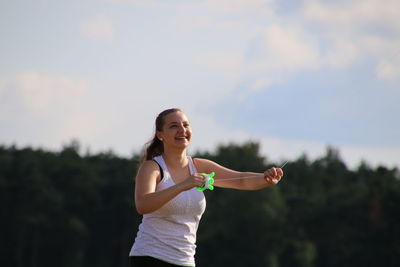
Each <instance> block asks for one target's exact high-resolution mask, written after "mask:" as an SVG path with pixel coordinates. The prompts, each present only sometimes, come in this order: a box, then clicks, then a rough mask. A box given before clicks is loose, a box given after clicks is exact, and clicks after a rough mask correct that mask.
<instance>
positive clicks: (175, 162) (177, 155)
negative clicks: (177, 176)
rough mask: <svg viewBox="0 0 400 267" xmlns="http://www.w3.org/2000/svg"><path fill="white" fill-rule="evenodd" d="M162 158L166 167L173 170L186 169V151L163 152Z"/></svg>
mask: <svg viewBox="0 0 400 267" xmlns="http://www.w3.org/2000/svg"><path fill="white" fill-rule="evenodd" d="M162 157H163V159H164V161H165V163H167V165H168V166H170V167H173V168H182V167H186V166H187V164H188V159H187V156H186V149H184V150H179V151H168V150H167V151H164V153H163V154H162Z"/></svg>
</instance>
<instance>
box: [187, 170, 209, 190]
mask: <svg viewBox="0 0 400 267" xmlns="http://www.w3.org/2000/svg"><path fill="white" fill-rule="evenodd" d="M205 183H206V177H204V175H202V174H201V173H195V174H193V175H192V176H189V177H188V178H186V179H185V180H183V181H182V182H181V185H182V188H183V190H184V191H186V190H190V189H192V188H193V187H196V186H200V187H202V186H204V184H205Z"/></svg>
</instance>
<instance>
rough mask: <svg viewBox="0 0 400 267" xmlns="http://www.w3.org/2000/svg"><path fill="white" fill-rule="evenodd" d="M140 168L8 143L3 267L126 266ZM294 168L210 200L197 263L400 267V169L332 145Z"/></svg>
mask: <svg viewBox="0 0 400 267" xmlns="http://www.w3.org/2000/svg"><path fill="white" fill-rule="evenodd" d="M196 154H197V155H196V156H199V157H204V158H209V159H212V160H214V161H216V162H218V163H220V164H222V165H225V166H227V167H230V168H233V169H236V170H239V171H260V172H262V171H263V170H265V169H266V168H268V167H270V166H272V163H273V162H269V161H268V160H267V159H265V158H264V157H262V156H261V155H260V153H259V145H258V144H257V143H245V144H242V145H235V144H230V145H225V146H220V147H218V148H217V149H216V151H215V152H213V153H209V152H207V153H196ZM138 159H139V155H134V156H133V157H132V158H129V159H128V158H121V157H118V156H116V155H115V154H113V153H112V152H107V153H99V154H89V153H87V154H86V155H83V154H82V153H79V146H78V145H77V144H76V143H71V144H70V145H68V146H66V147H64V148H63V149H62V150H61V151H59V152H49V151H44V150H40V149H32V148H16V147H14V146H10V147H7V146H0V205H1V209H0V216H1V217H0V218H1V220H0V266H7V267H54V266H57V267H83V266H84V267H92V266H93V267H103V266H104V267H111V266H112V267H127V266H128V261H127V260H128V253H129V250H130V247H131V245H132V242H133V240H134V237H135V234H136V230H137V226H138V224H139V223H140V220H141V216H140V215H138V214H137V213H136V211H135V207H134V203H133V192H134V180H133V177H134V175H135V173H136V170H137V165H138ZM284 171H285V177H284V178H283V180H282V181H281V183H280V184H279V185H278V186H275V187H270V188H267V189H264V190H260V191H237V190H228V189H221V188H216V189H215V190H214V191H212V192H210V191H206V197H207V209H206V212H205V214H204V215H203V218H202V221H201V224H200V228H199V231H198V243H197V244H198V249H197V256H196V258H197V263H198V266H200V267H214V266H232V267H233V266H252V267H253V266H255V267H257V266H260V267H261V266H268V267H293V266H296V267H302V266H303V267H306V266H307V267H312V266H322V267H337V266H351V267H356V266H360V267H361V266H362V267H365V266H385V267H391V266H393V267H394V266H399V263H400V260H399V259H400V227H399V222H400V215H399V214H400V213H399V211H400V209H399V207H398V206H399V204H400V177H399V171H398V170H397V169H388V168H386V167H383V166H380V167H376V168H371V167H369V166H368V165H367V164H363V163H360V166H359V167H358V169H356V170H350V169H348V168H347V167H346V165H345V164H344V163H343V161H342V160H341V159H340V157H339V155H338V152H337V151H336V150H335V149H332V148H328V149H327V152H326V154H325V155H324V156H323V157H321V158H319V159H316V160H314V161H310V160H308V159H307V157H306V156H303V157H300V158H299V159H297V160H295V161H292V162H290V163H288V164H287V165H286V166H285V169H284Z"/></svg>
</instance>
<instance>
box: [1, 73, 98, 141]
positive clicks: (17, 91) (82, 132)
mask: <svg viewBox="0 0 400 267" xmlns="http://www.w3.org/2000/svg"><path fill="white" fill-rule="evenodd" d="M0 91H1V92H2V94H1V98H0V114H1V115H0V122H1V123H2V125H4V126H5V127H6V128H7V130H6V131H3V133H2V134H1V137H2V141H5V140H6V141H8V142H16V141H18V143H25V144H35V143H39V144H43V145H45V146H50V147H53V148H54V147H58V146H59V145H60V141H68V140H70V139H71V138H75V137H76V138H82V139H86V138H88V137H90V136H91V135H94V134H95V133H96V132H98V131H99V129H100V128H101V123H99V120H100V119H99V118H98V117H97V116H96V114H95V113H94V112H93V111H92V109H91V107H90V105H91V104H90V102H89V101H88V94H87V93H88V85H87V83H86V82H85V81H77V80H73V79H71V78H69V77H67V76H63V75H49V74H43V73H40V72H35V71H31V72H24V73H21V74H18V75H14V76H9V77H3V78H2V79H1V82H0ZM3 134H4V136H3ZM7 134H8V135H7ZM6 135H7V136H6Z"/></svg>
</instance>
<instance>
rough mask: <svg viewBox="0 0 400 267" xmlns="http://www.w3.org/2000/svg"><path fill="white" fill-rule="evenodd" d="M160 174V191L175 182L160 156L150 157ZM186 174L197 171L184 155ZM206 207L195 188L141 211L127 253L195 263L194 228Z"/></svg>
mask: <svg viewBox="0 0 400 267" xmlns="http://www.w3.org/2000/svg"><path fill="white" fill-rule="evenodd" d="M154 160H155V161H157V162H158V164H159V165H160V166H161V168H162V170H163V172H164V177H163V179H162V180H161V181H160V183H159V184H158V185H157V187H156V191H161V190H163V189H166V188H168V187H171V186H173V185H175V182H174V181H173V180H172V178H171V174H170V173H169V171H168V168H167V165H166V164H165V162H164V159H163V158H162V156H158V157H155V158H154ZM188 160H189V171H190V174H194V173H195V172H197V170H196V167H195V166H194V164H193V161H192V158H191V157H188ZM205 208H206V200H205V197H204V194H203V192H201V191H198V190H197V189H196V188H192V189H190V190H187V191H184V192H181V193H180V194H178V195H177V196H176V197H175V198H173V199H172V200H170V201H169V202H167V203H166V204H165V205H164V206H162V207H161V208H159V209H158V210H156V211H154V212H152V213H147V214H144V215H143V219H142V223H141V224H140V225H139V231H138V233H137V236H136V239H135V242H134V244H133V246H132V249H131V251H130V253H129V255H130V256H151V257H154V258H157V259H160V260H163V261H166V262H169V263H172V264H176V265H181V266H195V260H194V254H195V250H196V232H197V228H198V226H199V221H200V218H201V215H202V214H203V212H204V210H205Z"/></svg>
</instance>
